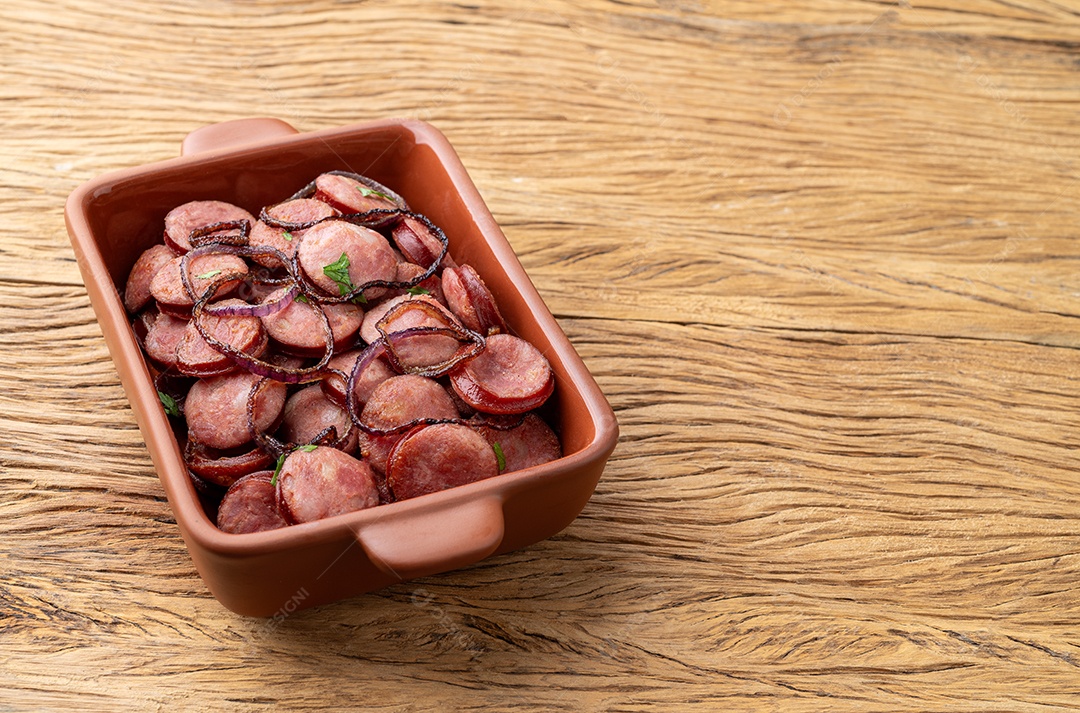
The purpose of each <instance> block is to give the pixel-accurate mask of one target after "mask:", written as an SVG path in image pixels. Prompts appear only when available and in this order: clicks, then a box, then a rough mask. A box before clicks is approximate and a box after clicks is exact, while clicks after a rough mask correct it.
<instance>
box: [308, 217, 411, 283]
mask: <svg viewBox="0 0 1080 713" xmlns="http://www.w3.org/2000/svg"><path fill="white" fill-rule="evenodd" d="M342 256H344V260H343V258H342ZM296 258H297V261H298V262H299V264H300V268H301V269H302V270H303V271H304V274H305V275H307V277H308V279H310V280H311V281H312V282H313V283H314V284H315V285H316V286H317V287H318V288H319V289H321V290H324V291H325V292H326V293H327V294H330V295H341V294H344V293H345V292H348V291H349V289H350V288H349V286H348V285H344V284H342V283H340V282H338V281H336V280H335V279H334V277H332V276H331V275H328V274H327V273H326V268H328V267H331V266H335V265H338V266H340V265H342V264H343V262H347V263H348V267H347V273H348V279H349V284H350V285H351V286H352V287H359V286H360V285H362V284H364V283H365V282H370V281H372V280H385V281H392V280H393V279H394V277H395V276H396V275H397V258H396V257H395V256H394V251H393V249H391V247H390V243H388V242H386V238H384V237H383V236H381V235H379V234H378V233H376V232H375V231H374V230H369V229H368V228H365V227H363V226H359V225H353V224H352V223H347V222H345V221H342V220H327V221H324V222H322V223H319V224H318V225H316V226H314V227H312V228H310V229H309V230H308V231H307V232H306V233H305V234H304V239H303V240H302V241H300V247H299V248H297V250H296ZM385 292H386V290H385V289H383V288H369V289H367V290H364V297H365V298H366V299H367V300H369V301H372V300H376V299H378V298H379V297H380V296H382V295H383V294H385Z"/></svg>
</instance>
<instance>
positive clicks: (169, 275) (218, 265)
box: [150, 253, 248, 316]
mask: <svg viewBox="0 0 1080 713" xmlns="http://www.w3.org/2000/svg"><path fill="white" fill-rule="evenodd" d="M182 261H183V258H182V257H177V258H173V259H172V260H170V261H169V262H167V263H166V264H165V265H163V266H162V267H161V269H160V270H158V271H157V274H155V275H154V279H153V280H151V282H150V294H151V295H152V296H153V297H154V299H155V300H157V303H158V309H160V310H161V311H162V312H168V313H169V314H172V315H175V316H184V315H185V314H188V315H189V314H191V308H192V306H194V304H195V299H194V298H193V297H192V296H191V295H190V294H188V291H187V289H185V287H184V280H183V278H182V277H181V276H180V268H181V264H182ZM247 272H248V266H247V263H246V262H244V260H243V258H240V257H237V256H236V255H225V254H219V253H211V254H208V255H199V256H198V257H196V258H195V259H193V260H191V261H190V263H189V264H188V281H189V282H190V283H191V289H192V290H193V291H194V292H195V295H196V296H201V295H202V294H203V292H205V291H206V288H208V287H209V286H210V285H212V284H213V283H214V282H215V281H216V280H219V279H221V277H222V276H224V275H232V274H236V275H246V274H247ZM240 282H241V281H240V280H233V281H230V282H227V283H225V284H224V285H222V286H221V288H220V289H218V291H217V294H216V295H215V296H216V297H218V298H224V297H228V296H229V295H230V294H232V292H233V291H235V289H236V287H237V286H238V285H239V284H240Z"/></svg>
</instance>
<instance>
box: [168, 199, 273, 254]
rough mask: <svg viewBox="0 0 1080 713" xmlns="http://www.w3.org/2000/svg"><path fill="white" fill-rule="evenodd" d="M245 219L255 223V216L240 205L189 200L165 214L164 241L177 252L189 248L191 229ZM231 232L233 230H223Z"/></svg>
mask: <svg viewBox="0 0 1080 713" xmlns="http://www.w3.org/2000/svg"><path fill="white" fill-rule="evenodd" d="M236 220H246V221H247V222H248V224H249V225H254V224H255V217H254V216H252V215H251V213H248V212H247V211H246V210H244V209H243V208H241V207H240V206H235V205H233V204H232V203H225V202H224V201H191V202H190V203H185V204H184V205H181V206H177V207H176V208H173V209H172V210H171V211H169V214H168V215H166V216H165V243H166V244H167V245H168V246H169V247H171V248H172V249H173V250H175V251H176V252H178V253H186V252H187V251H188V250H191V239H190V236H191V231H193V230H196V229H198V228H205V227H206V226H208V225H213V224H214V223H227V222H230V221H236ZM224 232H233V231H224Z"/></svg>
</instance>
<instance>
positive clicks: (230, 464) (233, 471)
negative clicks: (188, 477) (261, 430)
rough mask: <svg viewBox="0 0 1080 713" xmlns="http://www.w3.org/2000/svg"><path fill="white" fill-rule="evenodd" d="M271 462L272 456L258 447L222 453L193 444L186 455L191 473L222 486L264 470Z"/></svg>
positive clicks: (225, 486)
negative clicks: (238, 452)
mask: <svg viewBox="0 0 1080 713" xmlns="http://www.w3.org/2000/svg"><path fill="white" fill-rule="evenodd" d="M273 463H274V458H273V457H272V456H271V455H270V454H268V453H263V452H262V451H260V450H259V449H258V448H252V449H251V450H250V451H247V452H245V453H240V454H238V455H223V454H222V453H221V452H220V451H213V452H212V451H211V450H210V449H208V448H205V447H204V446H194V447H193V448H192V449H191V452H190V453H189V454H188V457H187V465H188V468H189V469H190V470H191V472H192V473H194V474H195V475H197V476H199V477H200V478H202V479H203V480H206V481H209V482H211V483H214V484H215V485H220V486H221V487H223V488H228V487H229V486H231V485H232V484H233V483H235V482H236V480H237V479H238V478H242V477H243V476H245V475H248V474H250V473H254V472H256V471H259V470H265V469H266V468H269V467H270V466H271V465H273Z"/></svg>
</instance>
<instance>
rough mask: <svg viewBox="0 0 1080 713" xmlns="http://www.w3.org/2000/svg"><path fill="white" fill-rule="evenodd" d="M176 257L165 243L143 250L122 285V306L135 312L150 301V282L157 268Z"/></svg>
mask: <svg viewBox="0 0 1080 713" xmlns="http://www.w3.org/2000/svg"><path fill="white" fill-rule="evenodd" d="M174 258H176V253H174V252H173V251H172V250H170V249H169V248H168V247H167V246H165V245H155V246H153V247H152V248H149V249H148V250H144V251H143V254H142V255H140V256H139V259H138V260H136V261H135V266H134V267H132V268H131V272H130V273H129V274H128V279H127V284H126V285H125V286H124V307H126V308H127V311H128V312H130V313H131V314H135V313H136V312H138V311H139V310H141V309H142V308H143V307H145V306H146V305H147V303H148V302H150V299H151V297H150V283H151V282H153V280H154V275H156V274H157V273H158V270H160V269H161V268H163V267H165V265H166V264H168V263H169V262H171V261H172V260H173V259H174Z"/></svg>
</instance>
